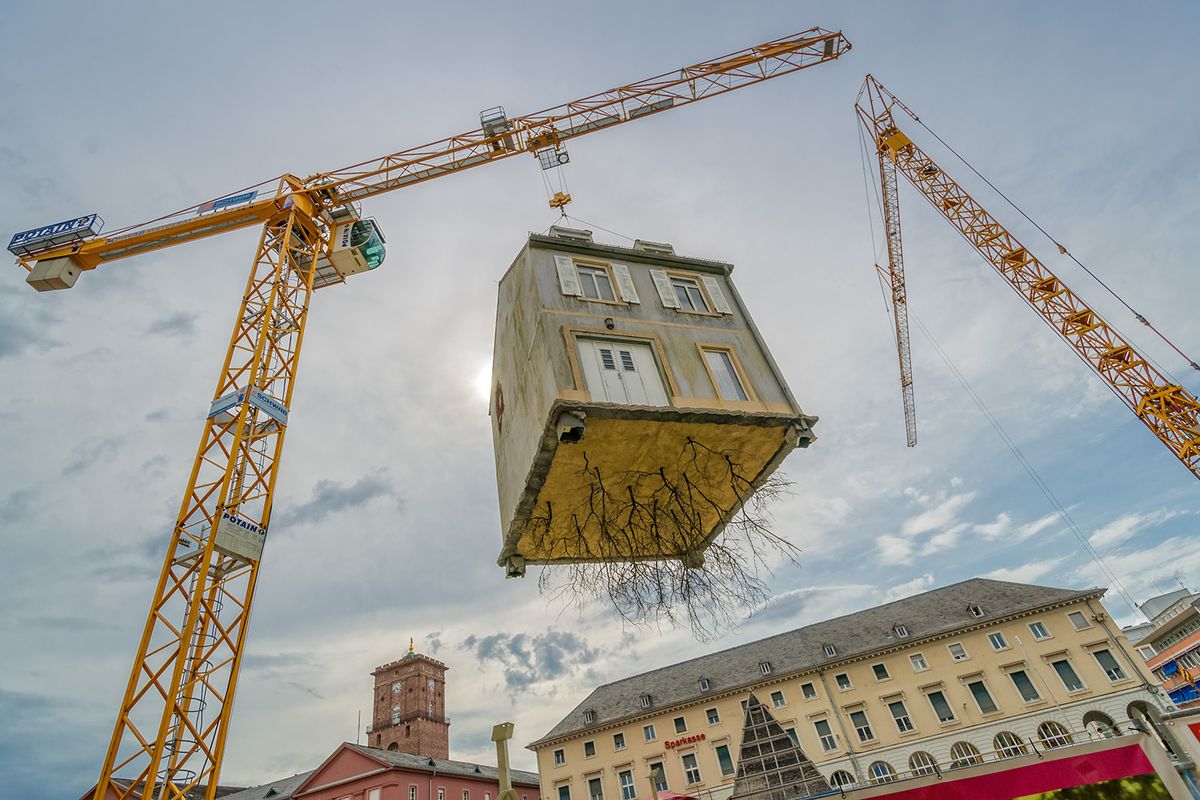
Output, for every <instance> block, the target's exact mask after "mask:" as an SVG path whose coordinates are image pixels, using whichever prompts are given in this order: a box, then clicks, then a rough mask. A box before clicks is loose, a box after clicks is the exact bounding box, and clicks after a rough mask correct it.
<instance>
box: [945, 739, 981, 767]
mask: <svg viewBox="0 0 1200 800" xmlns="http://www.w3.org/2000/svg"><path fill="white" fill-rule="evenodd" d="M981 763H983V758H982V757H981V756H980V755H979V748H977V747H976V746H975V745H973V744H971V743H970V742H955V743H954V744H953V745H952V746H951V747H950V769H958V768H959V767H969V766H971V765H972V764H981Z"/></svg>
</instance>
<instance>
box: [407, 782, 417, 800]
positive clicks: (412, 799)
mask: <svg viewBox="0 0 1200 800" xmlns="http://www.w3.org/2000/svg"><path fill="white" fill-rule="evenodd" d="M408 800H417V787H416V785H415V784H411V783H410V784H409V785H408Z"/></svg>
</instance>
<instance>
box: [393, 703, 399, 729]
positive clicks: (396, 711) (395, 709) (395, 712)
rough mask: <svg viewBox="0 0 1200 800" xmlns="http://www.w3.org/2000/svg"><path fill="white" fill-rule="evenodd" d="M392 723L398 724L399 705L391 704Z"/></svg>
mask: <svg viewBox="0 0 1200 800" xmlns="http://www.w3.org/2000/svg"><path fill="white" fill-rule="evenodd" d="M392 724H393V725H399V724H400V706H392Z"/></svg>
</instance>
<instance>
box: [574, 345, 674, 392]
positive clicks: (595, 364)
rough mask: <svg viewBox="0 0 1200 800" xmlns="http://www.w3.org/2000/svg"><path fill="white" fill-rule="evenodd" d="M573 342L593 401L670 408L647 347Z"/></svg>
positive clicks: (660, 378)
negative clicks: (575, 344)
mask: <svg viewBox="0 0 1200 800" xmlns="http://www.w3.org/2000/svg"><path fill="white" fill-rule="evenodd" d="M576 342H577V344H578V345H579V362H580V365H581V366H582V367H583V375H584V378H585V379H586V380H587V388H588V391H589V392H591V394H592V399H593V400H597V401H600V402H604V403H622V404H624V405H633V406H665V405H670V404H669V403H668V402H667V392H666V390H665V389H664V388H663V381H662V375H661V374H660V373H659V371H658V364H657V363H656V362H655V360H654V351H653V350H651V349H650V345H648V344H639V343H635V342H618V341H613V340H604V339H578V340H576Z"/></svg>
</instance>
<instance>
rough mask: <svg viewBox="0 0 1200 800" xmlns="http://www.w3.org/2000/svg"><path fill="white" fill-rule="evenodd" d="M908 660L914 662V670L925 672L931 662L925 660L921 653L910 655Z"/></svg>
mask: <svg viewBox="0 0 1200 800" xmlns="http://www.w3.org/2000/svg"><path fill="white" fill-rule="evenodd" d="M908 660H909V661H911V662H912V668H913V672H924V671H925V670H927V669H929V664H928V663H927V662H926V661H925V656H923V655H922V654H920V653H913V654H912V655H911V656H909V657H908Z"/></svg>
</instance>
